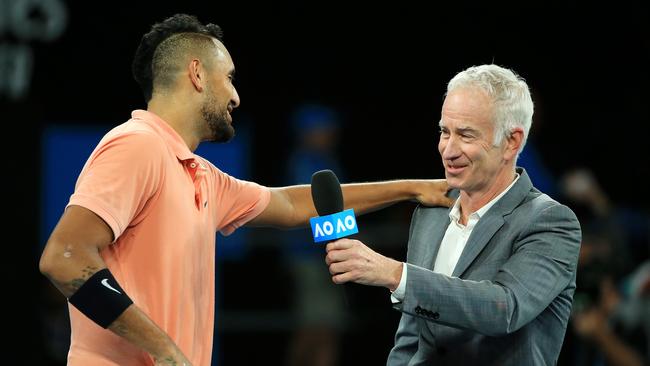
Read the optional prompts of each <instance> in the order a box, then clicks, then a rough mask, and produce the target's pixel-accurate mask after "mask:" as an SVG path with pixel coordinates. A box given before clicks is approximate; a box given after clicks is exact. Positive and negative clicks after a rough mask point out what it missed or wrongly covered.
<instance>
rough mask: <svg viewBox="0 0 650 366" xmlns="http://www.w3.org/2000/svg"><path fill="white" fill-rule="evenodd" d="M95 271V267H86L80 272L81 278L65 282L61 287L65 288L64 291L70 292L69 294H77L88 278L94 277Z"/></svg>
mask: <svg viewBox="0 0 650 366" xmlns="http://www.w3.org/2000/svg"><path fill="white" fill-rule="evenodd" d="M97 270H98V268H97V267H93V266H87V267H86V268H84V269H82V270H81V273H82V275H81V278H75V279H73V280H71V281H69V282H66V283H64V284H63V287H65V289H66V290H68V291H70V294H74V293H75V292H77V290H78V289H79V287H81V285H83V284H84V283H85V282H86V280H87V279H89V278H90V276H92V275H94V274H95V272H97Z"/></svg>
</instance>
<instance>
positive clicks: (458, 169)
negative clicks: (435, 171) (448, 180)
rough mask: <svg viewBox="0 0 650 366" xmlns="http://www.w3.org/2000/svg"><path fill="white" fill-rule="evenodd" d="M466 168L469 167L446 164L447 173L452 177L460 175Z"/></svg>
mask: <svg viewBox="0 0 650 366" xmlns="http://www.w3.org/2000/svg"><path fill="white" fill-rule="evenodd" d="M466 167H467V165H460V164H455V165H452V164H446V165H445V168H446V170H447V173H449V174H451V175H458V174H460V173H462V172H463V170H465V168H466Z"/></svg>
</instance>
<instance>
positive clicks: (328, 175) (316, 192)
mask: <svg viewBox="0 0 650 366" xmlns="http://www.w3.org/2000/svg"><path fill="white" fill-rule="evenodd" d="M311 199H312V200H313V201H314V206H315V207H316V212H318V215H319V216H326V215H331V214H333V213H337V212H341V211H343V192H342V191H341V183H339V179H338V178H337V177H336V174H334V172H333V171H331V170H321V171H318V172H316V173H314V174H313V175H312V176H311Z"/></svg>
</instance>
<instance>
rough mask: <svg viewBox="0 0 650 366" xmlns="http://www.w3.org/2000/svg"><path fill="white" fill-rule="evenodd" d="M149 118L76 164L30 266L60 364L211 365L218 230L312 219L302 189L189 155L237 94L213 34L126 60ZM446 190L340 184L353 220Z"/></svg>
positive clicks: (140, 117) (182, 36)
mask: <svg viewBox="0 0 650 366" xmlns="http://www.w3.org/2000/svg"><path fill="white" fill-rule="evenodd" d="M133 74H134V77H135V79H136V80H137V81H138V83H139V84H140V86H141V87H142V89H143V92H144V95H145V99H146V101H147V110H146V111H145V110H136V111H134V112H133V113H132V115H131V119H129V120H128V121H127V122H126V123H123V124H121V125H119V126H117V127H115V128H114V129H113V130H111V131H110V132H108V133H107V134H106V135H105V136H104V138H103V139H102V140H101V141H100V142H99V144H98V146H97V147H96V148H95V150H94V151H93V153H92V154H91V156H90V157H89V159H88V161H87V162H86V165H85V166H84V168H83V170H82V172H81V174H80V176H79V178H78V180H77V184H76V187H75V191H74V194H73V195H72V197H71V198H70V202H69V204H68V206H67V207H66V210H65V212H64V213H63V216H62V217H61V219H60V221H59V223H58V225H57V226H56V228H55V229H54V231H53V232H52V234H51V236H50V239H49V240H48V242H47V245H46V247H45V250H44V251H43V254H42V257H41V261H40V270H41V272H42V273H44V274H45V275H46V276H48V277H49V278H50V280H51V281H52V282H53V283H54V284H55V285H56V286H57V288H58V289H59V290H60V291H61V292H62V293H63V294H64V295H65V296H66V297H67V298H68V300H69V302H70V305H69V311H70V322H71V327H72V340H71V345H70V351H69V354H68V365H73V366H76V365H84V366H85V365H93V366H105V365H106V366H108V365H111V366H115V365H120V366H131V365H197V366H205V365H209V364H210V359H211V354H212V336H213V325H214V273H215V271H214V269H215V268H214V266H215V262H214V257H215V237H216V231H221V232H222V233H223V234H225V235H228V234H230V233H232V232H233V231H234V230H236V229H237V228H238V227H240V226H242V225H244V224H250V225H255V226H277V227H295V226H301V225H306V223H307V222H308V219H309V218H310V217H313V216H316V215H317V213H316V211H315V209H314V206H313V203H312V200H311V195H310V187H309V186H308V185H305V186H291V187H283V188H266V187H263V186H260V185H258V184H255V183H252V182H246V181H242V180H238V179H236V178H233V177H231V176H229V175H227V174H225V173H223V172H221V171H220V170H219V169H218V168H216V167H215V166H214V165H212V164H211V163H210V162H208V161H207V160H205V159H203V158H201V157H200V156H197V155H195V154H194V153H193V151H194V150H195V149H196V148H197V146H198V145H199V143H201V142H203V141H213V142H225V141H228V140H230V139H231V138H232V137H233V136H234V129H233V127H232V118H231V115H230V114H231V113H232V111H233V110H234V109H235V108H236V107H237V106H238V105H239V96H238V95H237V91H236V90H235V87H234V86H233V84H232V79H233V74H234V66H233V62H232V59H231V57H230V54H229V53H228V51H227V50H226V48H225V47H224V45H223V43H221V30H220V28H219V27H218V26H216V25H213V24H208V25H203V24H201V23H199V21H198V20H197V19H196V18H195V17H193V16H188V15H183V14H178V15H175V16H173V17H171V18H168V19H166V20H165V21H163V22H161V23H158V24H155V25H154V26H153V27H152V29H151V31H150V32H149V33H147V34H146V35H144V37H143V38H142V41H141V43H140V46H139V48H138V50H137V51H136V55H135V59H134V62H133ZM446 190H447V185H446V183H445V182H444V181H442V180H440V181H425V180H417V181H416V180H410V181H392V182H382V183H369V184H349V185H344V186H343V194H344V197H345V202H346V204H347V205H348V206H350V207H354V208H355V210H356V211H357V212H358V213H363V212H368V211H370V210H373V209H377V208H380V207H384V206H386V205H388V204H391V203H393V202H397V201H400V200H406V199H417V200H418V201H420V202H421V203H424V204H428V205H449V204H450V201H449V199H448V198H446V197H445V193H446Z"/></svg>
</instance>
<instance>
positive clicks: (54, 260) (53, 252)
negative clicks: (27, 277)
mask: <svg viewBox="0 0 650 366" xmlns="http://www.w3.org/2000/svg"><path fill="white" fill-rule="evenodd" d="M112 241H113V231H112V230H111V228H110V227H109V226H108V224H106V222H104V220H102V219H101V218H100V217H99V216H97V215H96V214H95V213H93V212H92V211H90V210H88V209H87V208H84V207H81V206H76V205H71V206H69V207H68V208H67V209H66V210H65V212H64V213H63V215H62V216H61V219H60V220H59V223H58V224H57V225H56V228H54V231H53V232H52V234H51V235H50V238H49V240H48V241H47V244H46V246H45V249H44V250H43V254H42V256H41V261H40V269H41V272H43V273H45V274H47V275H49V276H50V277H54V278H56V277H60V278H66V277H73V276H75V275H77V273H78V271H79V270H80V269H81V270H83V269H84V268H86V267H92V268H97V269H99V267H105V265H104V263H103V261H102V259H101V257H100V256H99V251H100V250H101V249H102V248H104V247H106V246H108V245H109V244H110V243H111V242H112Z"/></svg>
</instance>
